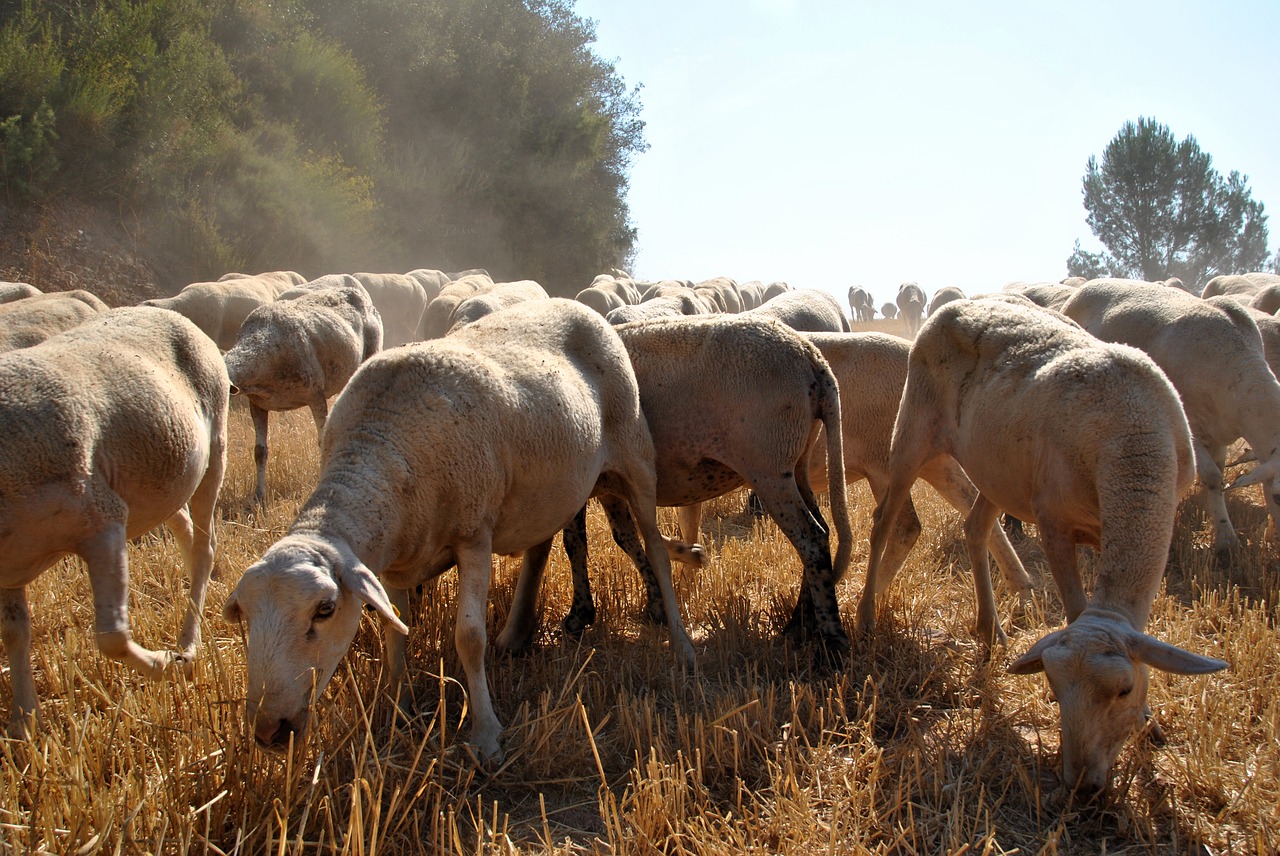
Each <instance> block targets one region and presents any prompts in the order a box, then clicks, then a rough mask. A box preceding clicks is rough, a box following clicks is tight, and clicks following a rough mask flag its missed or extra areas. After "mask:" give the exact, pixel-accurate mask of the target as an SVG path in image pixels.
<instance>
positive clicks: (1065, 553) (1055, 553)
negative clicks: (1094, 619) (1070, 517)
mask: <svg viewBox="0 0 1280 856" xmlns="http://www.w3.org/2000/svg"><path fill="white" fill-rule="evenodd" d="M1036 519H1037V520H1038V521H1039V525H1040V540H1041V542H1042V543H1043V544H1044V555H1045V558H1046V559H1048V561H1049V571H1050V572H1051V573H1052V574H1053V582H1054V585H1055V586H1056V587H1057V589H1058V597H1059V598H1060V599H1061V600H1062V608H1063V610H1064V611H1065V612H1066V614H1067V623H1068V624H1070V623H1071V622H1073V621H1075V620H1076V618H1077V617H1078V616H1079V615H1080V613H1082V612H1084V610H1085V608H1086V607H1087V606H1088V605H1089V597H1088V595H1086V594H1085V591H1084V583H1083V582H1081V580H1080V569H1079V566H1078V565H1077V562H1076V542H1075V539H1074V538H1072V537H1071V530H1070V529H1069V528H1065V527H1063V526H1060V525H1058V523H1057V521H1055V520H1053V519H1052V518H1047V517H1044V516H1041V515H1040V514H1039V510H1037V515H1036Z"/></svg>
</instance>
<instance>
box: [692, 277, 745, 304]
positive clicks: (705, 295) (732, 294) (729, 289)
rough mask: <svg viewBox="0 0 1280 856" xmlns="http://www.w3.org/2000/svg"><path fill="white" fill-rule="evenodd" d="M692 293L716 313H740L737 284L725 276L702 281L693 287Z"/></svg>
mask: <svg viewBox="0 0 1280 856" xmlns="http://www.w3.org/2000/svg"><path fill="white" fill-rule="evenodd" d="M693 290H694V292H695V293H696V294H697V295H698V296H699V297H701V298H702V299H703V301H705V302H706V303H707V305H708V306H714V307H715V311H717V312H741V311H742V296H741V295H740V294H738V284H737V283H736V282H734V281H733V280H732V279H730V278H729V277H727V276H717V277H714V278H712V279H707V280H703V281H702V282H699V283H696V284H694V286H693Z"/></svg>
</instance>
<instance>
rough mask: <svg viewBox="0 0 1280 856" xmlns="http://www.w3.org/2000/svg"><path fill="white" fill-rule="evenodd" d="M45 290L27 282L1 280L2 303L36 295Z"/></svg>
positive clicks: (0, 301) (0, 295)
mask: <svg viewBox="0 0 1280 856" xmlns="http://www.w3.org/2000/svg"><path fill="white" fill-rule="evenodd" d="M40 294H44V292H43V291H41V290H40V289H38V288H36V287H35V286H34V285H30V284H28V283H25V282H0V303H12V302H13V301H15V300H22V299H24V298H27V297H36V296H37V295H40Z"/></svg>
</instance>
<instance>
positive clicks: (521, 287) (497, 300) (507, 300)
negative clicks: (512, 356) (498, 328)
mask: <svg viewBox="0 0 1280 856" xmlns="http://www.w3.org/2000/svg"><path fill="white" fill-rule="evenodd" d="M548 297H549V295H548V294H547V291H546V289H544V288H543V287H542V286H540V285H538V283H536V282H534V281H533V280H531V279H521V280H516V281H515V282H498V283H494V286H493V288H491V289H489V290H488V291H486V292H483V293H482V294H473V295H472V296H471V297H468V298H467V299H466V300H464V301H462V302H461V303H459V304H458V305H457V306H456V307H455V308H454V310H453V315H452V316H451V317H450V319H449V320H450V324H449V333H450V334H452V333H453V332H455V331H456V330H459V329H460V328H462V327H465V326H466V325H468V324H471V323H473V322H475V321H478V320H480V319H481V318H483V317H485V316H486V315H492V314H493V313H495V312H501V311H502V310H504V309H509V308H510V307H512V306H515V305H517V304H520V303H524V302H526V301H529V300H546V299H547V298H548Z"/></svg>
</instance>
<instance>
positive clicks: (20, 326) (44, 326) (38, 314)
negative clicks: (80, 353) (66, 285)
mask: <svg viewBox="0 0 1280 856" xmlns="http://www.w3.org/2000/svg"><path fill="white" fill-rule="evenodd" d="M105 311H107V305H106V304H105V303H103V302H102V301H101V300H99V299H98V298H97V297H95V296H94V295H92V294H90V293H89V292H87V291H82V290H77V291H71V292H53V293H51V294H41V295H37V296H35V297H29V298H26V299H25V300H18V301H15V302H13V303H4V304H0V351H12V350H15V349H17V348H29V347H31V346H32V345H38V344H40V343H41V342H43V341H44V340H45V339H48V338H49V337H50V336H56V335H57V334H58V333H62V332H64V331H66V330H70V329H71V328H72V327H75V326H77V325H78V324H80V323H81V322H83V321H85V320H87V319H89V318H92V317H93V316H95V315H98V314H99V313H101V312H105Z"/></svg>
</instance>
